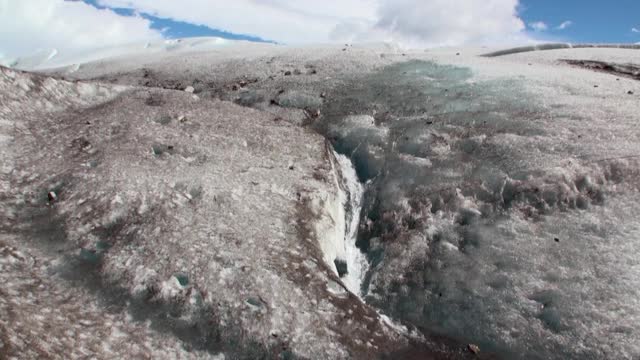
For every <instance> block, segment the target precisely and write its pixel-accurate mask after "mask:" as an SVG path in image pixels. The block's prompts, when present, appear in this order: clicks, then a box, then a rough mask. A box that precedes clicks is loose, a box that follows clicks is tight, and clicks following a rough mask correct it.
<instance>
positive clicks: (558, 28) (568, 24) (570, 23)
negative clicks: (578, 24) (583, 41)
mask: <svg viewBox="0 0 640 360" xmlns="http://www.w3.org/2000/svg"><path fill="white" fill-rule="evenodd" d="M571 25H573V21H571V20H567V21H565V22H563V23H562V24H560V25H558V27H556V29H557V30H564V29H566V28H568V27H570V26H571Z"/></svg>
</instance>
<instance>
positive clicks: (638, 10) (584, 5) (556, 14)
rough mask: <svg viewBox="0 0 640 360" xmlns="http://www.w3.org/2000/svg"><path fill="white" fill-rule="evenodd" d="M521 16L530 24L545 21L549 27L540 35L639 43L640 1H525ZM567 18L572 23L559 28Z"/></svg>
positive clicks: (569, 38)
mask: <svg viewBox="0 0 640 360" xmlns="http://www.w3.org/2000/svg"><path fill="white" fill-rule="evenodd" d="M520 16H521V17H522V19H523V20H524V21H525V23H527V24H529V23H532V22H536V21H543V22H544V23H545V24H547V25H548V27H549V30H548V31H547V32H546V33H544V34H536V35H537V36H542V37H544V36H546V37H548V38H551V39H554V38H557V39H559V40H566V41H570V42H598V43H599V42H608V43H611V42H615V43H628V42H640V33H635V32H633V31H632V30H631V29H632V28H634V27H635V28H636V29H638V30H640V0H608V1H602V0H524V1H522V2H521V8H520ZM564 21H571V22H572V25H571V26H569V27H567V28H566V29H565V30H562V31H559V30H555V29H554V28H555V27H557V26H558V25H559V24H561V23H562V22H564Z"/></svg>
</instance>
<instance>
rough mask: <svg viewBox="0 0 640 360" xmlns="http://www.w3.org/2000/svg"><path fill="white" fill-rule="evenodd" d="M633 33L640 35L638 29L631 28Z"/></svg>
mask: <svg viewBox="0 0 640 360" xmlns="http://www.w3.org/2000/svg"><path fill="white" fill-rule="evenodd" d="M631 31H632V32H634V33H640V30H638V29H637V28H631Z"/></svg>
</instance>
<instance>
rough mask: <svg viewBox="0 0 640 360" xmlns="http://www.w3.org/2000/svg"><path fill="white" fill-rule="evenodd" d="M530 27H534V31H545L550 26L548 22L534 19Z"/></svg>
mask: <svg viewBox="0 0 640 360" xmlns="http://www.w3.org/2000/svg"><path fill="white" fill-rule="evenodd" d="M529 27H530V28H532V29H533V30H534V31H545V30H547V29H548V28H549V26H547V24H545V23H544V22H542V21H534V22H531V23H529Z"/></svg>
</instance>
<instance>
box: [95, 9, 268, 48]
mask: <svg viewBox="0 0 640 360" xmlns="http://www.w3.org/2000/svg"><path fill="white" fill-rule="evenodd" d="M83 1H84V2H85V3H87V4H90V5H92V6H94V7H96V8H98V9H104V8H106V7H105V6H101V5H100V4H99V3H98V2H97V1H96V0H83ZM110 9H111V10H113V11H115V12H116V13H117V14H120V15H123V16H133V15H134V14H135V10H132V9H127V8H118V7H111V8H110ZM140 16H142V17H144V18H145V19H148V20H150V21H151V28H152V29H156V30H161V31H162V32H163V34H164V36H165V37H166V38H168V39H176V38H185V37H197V36H216V37H221V38H225V39H232V40H248V41H256V42H274V41H270V40H265V39H262V38H261V37H259V36H252V35H244V34H235V33H232V32H228V31H224V30H223V29H216V28H210V27H208V26H204V25H196V24H191V23H187V22H184V21H176V20H172V19H169V18H160V17H157V16H152V15H149V14H145V13H140Z"/></svg>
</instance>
